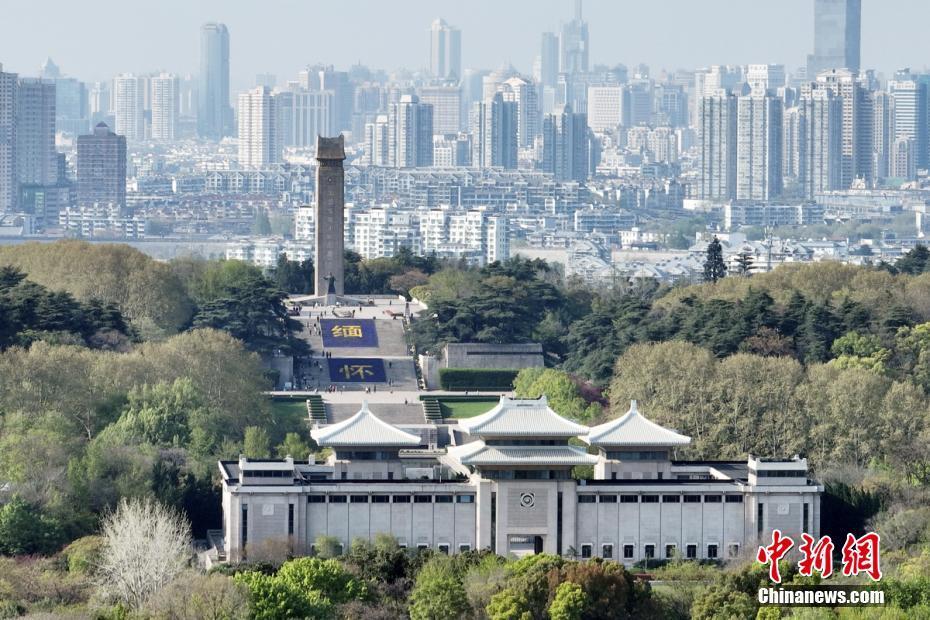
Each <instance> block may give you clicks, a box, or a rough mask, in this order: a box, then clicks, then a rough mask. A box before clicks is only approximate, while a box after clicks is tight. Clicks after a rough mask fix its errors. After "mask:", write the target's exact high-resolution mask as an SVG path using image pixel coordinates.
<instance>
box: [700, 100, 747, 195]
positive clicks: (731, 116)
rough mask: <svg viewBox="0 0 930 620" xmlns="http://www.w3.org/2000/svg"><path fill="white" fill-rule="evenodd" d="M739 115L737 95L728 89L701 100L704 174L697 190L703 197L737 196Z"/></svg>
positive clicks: (701, 144) (702, 164) (701, 141)
mask: <svg viewBox="0 0 930 620" xmlns="http://www.w3.org/2000/svg"><path fill="white" fill-rule="evenodd" d="M736 117H737V103H736V97H735V96H734V95H732V94H731V93H729V92H727V91H725V90H720V91H718V92H717V93H716V94H714V95H711V96H704V97H702V98H701V99H700V100H699V102H698V118H699V123H698V127H697V133H698V147H699V149H700V165H701V175H700V178H699V183H698V192H697V193H698V197H699V198H701V199H704V200H727V199H732V198H735V197H736V142H737V133H736V126H737V122H736V121H737V118H736Z"/></svg>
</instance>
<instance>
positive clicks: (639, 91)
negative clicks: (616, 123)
mask: <svg viewBox="0 0 930 620" xmlns="http://www.w3.org/2000/svg"><path fill="white" fill-rule="evenodd" d="M654 105H655V94H654V93H653V83H652V80H650V79H648V78H639V79H634V80H632V81H631V82H630V83H629V84H627V85H626V86H624V87H623V114H622V116H621V118H622V122H623V126H624V127H636V126H637V125H650V124H652V120H653V108H654Z"/></svg>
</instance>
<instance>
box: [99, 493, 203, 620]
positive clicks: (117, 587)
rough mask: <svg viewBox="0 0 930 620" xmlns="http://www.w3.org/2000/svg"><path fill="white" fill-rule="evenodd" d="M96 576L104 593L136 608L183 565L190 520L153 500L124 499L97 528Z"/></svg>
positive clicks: (188, 551) (188, 547)
mask: <svg viewBox="0 0 930 620" xmlns="http://www.w3.org/2000/svg"><path fill="white" fill-rule="evenodd" d="M101 533H102V536H103V541H104V542H103V551H102V553H101V556H100V565H99V566H98V568H97V574H98V575H99V579H100V588H101V590H102V591H103V592H104V594H106V595H108V596H110V597H112V598H115V599H117V600H119V601H121V602H122V603H125V604H126V605H127V606H129V607H130V608H132V609H136V608H138V607H140V606H141V605H142V604H143V603H144V602H145V601H146V599H148V598H149V597H150V596H151V595H152V594H153V593H154V592H156V591H157V590H158V589H159V588H161V587H163V586H165V585H167V584H168V583H169V582H171V581H172V580H173V579H174V578H175V577H176V576H177V575H178V574H180V573H181V571H183V570H184V568H185V567H186V566H187V565H188V561H189V559H190V555H191V538H190V524H189V523H188V522H187V519H185V518H184V517H183V516H182V515H180V514H178V513H177V512H175V511H174V510H172V509H171V508H168V507H166V506H164V505H162V504H160V503H158V502H156V501H154V500H152V499H148V498H146V499H131V500H127V499H123V500H122V501H121V502H120V504H119V506H118V507H117V509H116V510H115V511H114V512H112V513H110V514H109V515H107V516H106V517H105V518H104V520H103V527H102V532H101Z"/></svg>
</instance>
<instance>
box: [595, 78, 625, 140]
mask: <svg viewBox="0 0 930 620" xmlns="http://www.w3.org/2000/svg"><path fill="white" fill-rule="evenodd" d="M622 113H623V86H620V85H619V84H618V85H616V86H589V87H588V126H589V127H590V128H591V131H597V132H605V131H614V130H615V129H617V127H618V126H619V125H620V123H621V122H622V120H623V117H622Z"/></svg>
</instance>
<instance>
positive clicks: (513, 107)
mask: <svg viewBox="0 0 930 620" xmlns="http://www.w3.org/2000/svg"><path fill="white" fill-rule="evenodd" d="M471 128H472V129H471V131H472V136H473V137H474V142H473V143H472V149H473V150H472V158H471V163H472V166H475V167H477V168H492V167H494V168H498V167H499V168H511V169H512V168H516V167H517V104H515V103H514V102H512V101H504V96H503V94H502V93H495V94H494V96H493V97H491V98H490V99H488V100H486V101H480V102H478V103H476V104H475V105H474V108H473V110H472V116H471Z"/></svg>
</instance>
